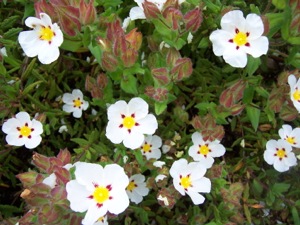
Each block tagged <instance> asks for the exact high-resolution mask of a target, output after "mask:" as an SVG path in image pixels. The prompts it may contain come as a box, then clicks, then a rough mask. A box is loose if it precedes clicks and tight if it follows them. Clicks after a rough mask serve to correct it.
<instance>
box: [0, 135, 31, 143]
mask: <svg viewBox="0 0 300 225" xmlns="http://www.w3.org/2000/svg"><path fill="white" fill-rule="evenodd" d="M5 140H6V142H7V144H9V145H13V146H22V145H24V144H25V142H26V140H25V139H24V138H19V136H18V135H13V134H8V135H6V138H5Z"/></svg>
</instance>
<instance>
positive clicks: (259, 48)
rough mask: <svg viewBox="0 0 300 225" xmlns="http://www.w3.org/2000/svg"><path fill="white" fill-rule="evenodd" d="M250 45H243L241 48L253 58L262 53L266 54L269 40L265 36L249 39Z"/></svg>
mask: <svg viewBox="0 0 300 225" xmlns="http://www.w3.org/2000/svg"><path fill="white" fill-rule="evenodd" d="M249 44H250V46H249V47H247V46H243V47H242V48H243V50H245V52H247V53H248V54H250V55H252V56H253V57H254V58H258V57H260V56H262V55H265V54H267V52H268V49H269V40H268V38H267V37H264V36H263V37H259V38H257V39H255V40H249Z"/></svg>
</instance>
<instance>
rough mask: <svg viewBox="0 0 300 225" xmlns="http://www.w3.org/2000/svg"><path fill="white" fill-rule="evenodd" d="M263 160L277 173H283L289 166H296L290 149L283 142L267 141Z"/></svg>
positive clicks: (295, 160)
mask: <svg viewBox="0 0 300 225" xmlns="http://www.w3.org/2000/svg"><path fill="white" fill-rule="evenodd" d="M264 159H265V161H266V162H267V163H268V164H269V165H273V166H274V168H275V169H276V170H277V171H279V172H285V171H287V170H289V168H290V167H291V166H295V165H297V159H296V156H295V154H294V153H293V152H292V147H291V146H290V145H289V144H288V143H287V142H286V141H284V140H278V141H276V140H269V141H268V142H267V144H266V150H265V152H264Z"/></svg>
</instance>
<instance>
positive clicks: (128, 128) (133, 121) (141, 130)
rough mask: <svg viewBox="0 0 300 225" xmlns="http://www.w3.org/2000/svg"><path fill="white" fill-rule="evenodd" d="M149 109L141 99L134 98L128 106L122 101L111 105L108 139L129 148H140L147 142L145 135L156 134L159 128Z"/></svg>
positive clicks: (108, 113)
mask: <svg viewBox="0 0 300 225" xmlns="http://www.w3.org/2000/svg"><path fill="white" fill-rule="evenodd" d="M148 107H149V106H148V104H147V103H146V102H145V101H144V100H143V99H141V98H133V99H131V100H130V101H129V103H128V104H127V103H126V102H125V101H123V100H120V101H117V102H116V103H115V104H112V105H110V106H109V108H108V110H107V116H108V120H109V121H108V124H107V127H106V137H107V138H108V139H109V140H110V141H111V142H113V143H114V144H119V143H121V142H123V144H124V146H125V147H127V148H131V149H136V148H139V147H140V146H141V145H142V144H143V142H144V140H145V136H144V134H150V135H151V134H154V132H155V130H156V129H157V126H158V124H157V120H156V118H155V116H154V115H152V114H148Z"/></svg>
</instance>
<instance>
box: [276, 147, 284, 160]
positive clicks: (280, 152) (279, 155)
mask: <svg viewBox="0 0 300 225" xmlns="http://www.w3.org/2000/svg"><path fill="white" fill-rule="evenodd" d="M277 156H278V157H279V158H284V157H285V149H278V150H277Z"/></svg>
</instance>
